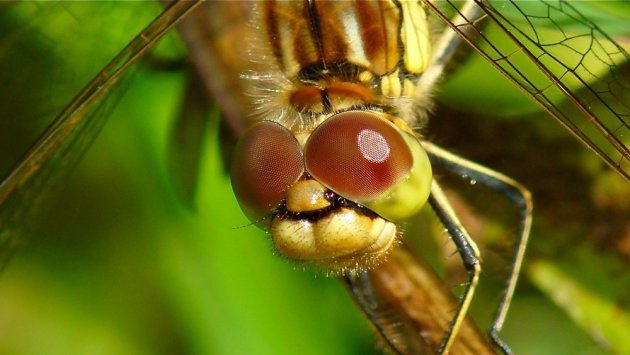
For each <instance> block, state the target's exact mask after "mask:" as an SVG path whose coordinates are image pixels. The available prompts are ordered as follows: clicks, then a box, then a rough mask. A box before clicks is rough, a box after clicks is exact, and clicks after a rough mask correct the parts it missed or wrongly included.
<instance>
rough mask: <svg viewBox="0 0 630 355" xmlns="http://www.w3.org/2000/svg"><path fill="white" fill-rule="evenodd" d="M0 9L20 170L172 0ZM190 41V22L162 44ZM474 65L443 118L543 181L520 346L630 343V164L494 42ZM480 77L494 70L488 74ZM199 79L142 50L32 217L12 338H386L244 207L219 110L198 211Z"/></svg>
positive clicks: (291, 345) (45, 342) (20, 257)
mask: <svg viewBox="0 0 630 355" xmlns="http://www.w3.org/2000/svg"><path fill="white" fill-rule="evenodd" d="M0 11H1V14H0V15H1V17H0V33H2V35H1V36H0V40H1V41H2V42H0V83H2V90H3V93H2V98H1V99H0V115H1V116H0V172H2V173H3V175H4V174H6V173H8V171H10V169H11V167H12V166H13V165H14V164H15V162H16V161H17V159H18V158H19V157H20V156H21V155H22V154H23V153H24V152H25V151H26V150H27V148H28V146H29V144H30V142H33V141H34V139H35V138H36V137H37V134H38V132H41V130H42V129H43V127H45V126H46V124H47V122H49V119H50V117H52V115H54V113H55V112H57V111H58V110H59V109H60V108H61V107H62V106H63V104H64V103H66V102H67V101H68V100H69V99H70V98H71V97H72V95H73V94H75V93H76V92H77V91H78V90H79V89H80V88H81V87H82V86H83V85H85V83H86V82H87V81H88V80H89V79H90V78H91V77H92V76H93V75H95V74H96V73H97V72H98V70H99V69H100V68H101V67H102V66H103V65H104V64H106V63H107V60H108V59H109V58H111V57H112V56H113V55H114V54H115V53H117V51H118V50H120V48H121V45H122V44H124V43H126V42H127V41H129V39H130V36H131V35H132V34H133V33H136V32H138V30H139V29H140V28H142V27H143V26H144V24H146V23H147V22H148V21H149V20H150V19H151V18H153V17H154V16H155V14H156V13H159V11H160V7H159V5H158V4H150V3H125V4H116V5H112V4H110V3H90V4H87V3H52V4H44V3H24V4H14V5H13V6H9V5H6V4H2V5H0ZM621 13H623V12H621ZM620 21H623V19H622V20H620ZM184 53H185V49H184V48H183V45H182V44H181V43H179V42H178V40H177V39H176V38H175V37H173V38H169V39H167V40H166V43H164V44H162V45H161V46H160V48H158V49H157V54H156V56H163V57H169V56H172V57H173V58H176V59H177V58H179V57H181V56H182V55H184ZM458 75H459V76H456V77H454V78H453V80H452V81H451V82H449V84H448V85H446V87H445V88H444V89H443V91H442V92H441V93H440V97H439V98H438V99H439V100H440V101H441V102H448V103H450V104H451V105H450V106H451V107H450V108H443V109H438V111H437V114H436V116H438V117H439V120H435V121H434V123H431V124H430V125H429V129H428V131H427V136H428V137H429V138H431V139H433V140H435V141H436V142H437V143H439V144H442V145H444V146H446V147H449V148H452V149H454V150H455V151H457V152H458V153H460V154H462V155H464V156H467V157H469V158H471V159H473V160H475V161H479V162H481V163H484V164H487V165H488V166H490V167H493V168H497V169H498V170H500V171H505V172H506V173H507V174H508V175H510V176H514V177H515V178H516V179H517V180H519V181H522V182H524V184H525V185H526V186H528V187H530V188H531V189H532V191H533V192H534V197H535V198H536V204H535V205H536V208H537V210H536V215H535V218H536V226H535V229H534V231H533V233H532V241H531V248H530V251H529V255H528V260H526V266H525V276H524V277H523V278H522V282H521V284H520V285H519V288H518V290H517V295H516V297H515V301H514V306H513V308H512V310H511V312H510V315H509V318H508V323H507V325H506V329H505V338H506V340H507V341H508V343H509V344H511V345H512V347H513V349H514V350H515V352H516V353H518V354H600V353H630V350H629V349H630V345H629V344H628V340H627V339H623V338H624V337H623V332H625V331H627V329H629V327H630V319H629V315H628V310H627V309H628V302H629V301H630V300H629V299H628V297H629V296H628V295H629V294H630V292H629V291H630V273H629V272H628V270H629V268H628V265H629V264H628V260H630V247H629V246H628V245H630V242H629V241H628V240H630V227H629V226H628V221H627V218H625V216H628V211H630V206H629V204H630V197H629V196H630V191H629V189H628V184H627V182H625V181H623V180H622V179H621V178H620V177H618V176H616V175H615V173H613V172H611V171H610V170H609V169H607V168H606V167H603V166H602V164H601V163H600V162H599V161H598V160H597V158H596V157H594V155H593V154H591V153H590V152H588V151H587V150H586V149H585V148H583V147H582V146H581V145H580V144H579V143H577V142H575V141H574V140H573V139H572V138H571V137H569V136H568V134H566V132H564V131H563V130H562V128H560V127H559V125H557V124H555V123H554V122H553V121H552V120H551V119H549V118H547V117H545V115H544V114H541V113H540V112H538V110H537V109H535V108H532V106H530V104H529V103H528V101H527V100H526V99H525V100H523V99H522V97H523V96H522V94H521V93H520V92H518V91H517V90H515V89H511V86H510V83H509V82H507V81H506V80H505V79H503V78H501V77H500V75H499V74H496V73H494V71H493V70H492V68H489V67H488V66H487V65H486V64H485V63H483V62H482V61H480V60H472V61H471V62H468V63H466V67H465V69H464V71H462V72H461V73H460V74H458ZM470 75H476V79H475V77H474V76H473V77H472V78H471V77H470ZM480 78H482V79H483V80H479V79H480ZM480 81H481V82H483V83H484V84H488V83H491V84H493V85H495V84H496V85H497V86H495V87H490V88H487V89H486V90H479V89H478V87H477V86H476V87H475V88H476V89H471V86H470V83H471V82H480ZM184 84H185V71H184V70H183V69H179V70H169V71H165V70H159V69H157V68H155V67H151V66H149V65H146V64H145V65H143V66H141V67H140V68H139V69H138V70H137V71H136V72H135V73H134V75H133V77H132V78H131V79H130V80H129V81H127V82H126V83H125V86H126V92H125V94H124V96H122V98H121V101H120V103H119V105H118V106H117V107H116V109H115V110H114V112H113V114H112V115H111V118H110V119H109V122H108V124H107V125H106V126H105V128H104V130H103V132H102V133H101V134H100V135H99V136H98V138H97V139H96V140H95V143H94V145H93V146H92V147H91V148H90V150H89V151H88V152H87V153H86V154H85V157H84V158H83V159H82V161H81V163H80V164H79V165H78V166H77V168H76V169H75V171H73V172H72V173H71V174H68V176H67V177H64V178H63V181H62V183H61V187H60V189H59V191H57V192H56V193H53V194H51V195H50V197H49V198H48V199H47V200H46V205H47V208H46V209H45V213H44V214H43V215H39V216H37V217H34V218H33V219H29V220H27V221H25V223H27V224H28V225H29V226H31V228H32V229H33V232H32V233H30V235H31V236H29V238H28V241H27V243H26V246H25V247H23V248H21V249H20V250H19V252H18V253H17V255H16V256H15V257H14V258H13V260H12V261H11V263H10V264H9V266H8V267H7V268H6V270H5V271H4V273H3V275H2V276H1V277H0V353H2V354H67V353H73V354H160V353H164V354H173V353H187V354H353V353H356V354H366V353H378V350H377V346H376V337H375V336H374V335H373V334H372V333H371V330H370V329H369V327H368V325H367V323H366V322H365V320H363V319H362V318H361V315H360V314H359V312H358V310H357V309H356V308H355V307H354V305H353V303H352V301H351V300H350V298H349V297H348V296H347V295H346V293H345V290H344V289H343V287H342V286H341V284H340V283H339V282H337V281H336V280H335V279H331V278H326V277H323V276H321V275H317V274H314V273H312V272H309V271H304V270H302V269H301V268H299V267H296V266H294V265H292V264H290V263H289V262H286V261H284V260H282V259H281V258H279V257H277V256H274V255H273V250H272V247H271V244H270V242H269V241H268V238H267V237H266V236H265V234H264V233H263V232H262V231H260V230H258V229H257V228H255V227H253V226H251V225H249V222H248V221H247V220H246V219H245V217H244V216H243V215H242V214H241V212H240V210H239V208H238V205H237V203H236V201H235V199H234V197H233V195H232V192H231V187H230V184H229V178H228V177H227V175H226V174H225V173H224V172H223V168H222V165H221V160H220V157H219V150H218V137H219V133H218V131H217V127H216V124H215V125H213V126H212V127H211V129H210V132H209V138H208V140H207V141H208V144H207V146H206V148H205V152H204V156H203V164H202V172H201V179H200V181H201V184H200V188H199V191H198V198H197V206H198V207H197V211H196V213H191V212H189V211H188V210H187V209H185V208H184V207H182V204H181V203H180V201H179V200H178V198H177V196H176V194H175V193H174V192H173V191H174V189H173V187H172V186H171V185H172V184H171V182H170V180H169V178H168V171H167V164H166V156H167V152H166V149H167V143H168V137H169V135H168V132H169V130H170V129H171V128H172V123H173V117H174V115H176V114H177V112H178V110H179V108H180V104H181V102H182V99H183V97H182V95H183V94H182V93H183V87H184ZM496 92H501V93H502V95H496ZM121 95H122V93H121ZM453 107H455V108H453ZM489 107H492V109H491V110H489V109H488V108H489ZM484 109H485V110H484ZM463 112H466V113H465V114H464V113H463ZM489 116H502V117H503V118H504V119H497V118H496V117H489ZM506 117H507V118H506ZM453 127H458V129H453ZM497 147H500V149H497ZM541 157H545V159H543V160H544V161H543V160H541V159H540V158H541Z"/></svg>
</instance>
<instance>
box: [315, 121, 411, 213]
mask: <svg viewBox="0 0 630 355" xmlns="http://www.w3.org/2000/svg"><path fill="white" fill-rule="evenodd" d="M304 158H305V165H306V170H307V171H308V173H309V174H311V175H312V176H313V177H314V178H316V179H317V180H319V181H320V182H322V183H323V184H324V185H326V186H327V187H328V188H330V189H331V190H333V191H335V192H336V193H338V194H339V195H341V196H343V197H346V198H348V199H350V200H353V201H356V202H360V203H362V202H366V201H370V200H372V199H374V198H376V197H378V196H379V195H381V194H383V193H385V192H386V191H388V190H389V189H390V188H391V187H392V186H393V185H395V184H396V183H397V182H399V181H400V180H402V179H404V178H405V177H406V176H407V174H408V173H409V171H410V169H411V167H412V165H413V157H412V155H411V151H410V149H409V148H408V147H407V143H406V142H405V140H404V139H403V137H402V136H401V133H400V132H398V130H397V128H396V127H395V126H394V125H393V124H391V123H389V122H387V121H386V120H384V119H382V118H380V117H378V116H377V115H376V114H373V113H368V112H362V111H349V112H344V113H340V114H338V115H335V116H333V117H331V118H329V119H328V120H327V121H325V122H324V123H322V124H321V125H320V126H319V127H318V128H317V129H316V130H315V131H314V132H313V134H312V135H311V137H310V138H309V140H308V142H307V143H306V147H305V152H304Z"/></svg>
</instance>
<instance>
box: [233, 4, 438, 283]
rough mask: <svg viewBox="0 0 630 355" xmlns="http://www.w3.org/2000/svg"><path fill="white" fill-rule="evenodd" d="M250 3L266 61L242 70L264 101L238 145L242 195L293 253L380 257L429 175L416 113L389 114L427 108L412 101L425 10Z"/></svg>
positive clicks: (420, 199)
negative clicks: (414, 125)
mask: <svg viewBox="0 0 630 355" xmlns="http://www.w3.org/2000/svg"><path fill="white" fill-rule="evenodd" d="M381 6H385V7H386V9H383V8H381ZM255 12H256V11H255ZM257 12H259V13H260V14H259V15H258V16H257V17H258V19H257V23H258V25H257V26H258V27H259V28H260V29H261V32H260V37H259V38H258V39H257V40H255V42H256V45H257V51H256V52H255V54H254V55H253V56H254V57H258V58H266V62H267V64H268V66H267V67H262V68H257V72H255V74H252V75H250V76H249V80H250V81H251V83H250V85H251V87H252V89H251V90H252V93H251V95H252V96H254V97H258V98H259V100H258V101H260V102H264V103H265V105H266V106H267V107H264V108H258V109H257V110H256V112H257V113H256V114H255V115H254V120H255V121H260V122H259V123H256V124H255V125H254V126H253V127H252V128H251V129H249V130H248V131H247V132H246V133H245V134H244V136H243V137H242V138H241V142H240V144H239V145H238V146H237V149H236V153H235V156H236V157H235V160H234V163H233V168H232V183H233V186H234V190H235V193H236V196H237V198H238V200H239V203H240V205H241V207H242V208H243V211H244V212H245V214H246V215H247V216H248V218H249V219H250V220H251V221H252V222H254V223H256V224H257V225H258V226H260V227H262V228H263V229H265V230H268V231H270V232H271V235H272V238H273V241H274V244H275V247H276V249H277V250H278V251H279V252H280V253H282V254H283V255H284V256H286V257H288V258H290V259H294V260H296V261H302V262H306V263H310V264H314V265H316V266H318V267H320V268H324V269H326V270H327V271H328V272H332V273H341V272H344V271H348V270H357V269H363V268H367V267H371V266H374V265H378V263H380V262H381V261H382V259H383V257H384V256H385V255H386V254H387V252H388V250H389V249H390V248H391V247H392V245H393V244H394V241H395V240H396V237H397V234H398V230H397V227H396V225H395V224H394V223H395V222H400V221H403V220H405V219H407V218H409V217H410V216H412V215H413V214H415V213H416V212H418V210H419V209H420V208H421V207H422V205H423V204H424V203H425V202H426V200H427V198H428V195H429V190H430V186H431V167H430V164H429V161H428V157H427V155H426V153H425V152H424V150H423V148H422V147H421V145H420V142H419V141H418V139H417V138H416V137H415V134H414V132H413V131H412V130H411V129H410V128H409V126H408V122H413V120H414V119H415V117H410V116H408V117H405V118H406V120H404V119H402V118H399V117H395V116H392V114H400V113H403V112H404V113H405V114H408V112H417V111H419V110H422V109H423V108H422V107H416V108H414V107H411V106H412V105H413V103H411V104H410V103H409V101H410V100H411V99H412V97H413V96H414V94H415V91H416V90H415V87H416V84H417V82H418V79H419V77H420V76H421V75H422V72H423V71H424V68H425V67H426V66H427V65H428V60H429V57H430V45H429V43H430V42H429V38H428V30H427V27H428V24H427V21H426V16H425V13H424V11H423V9H422V8H421V7H420V6H417V4H416V5H413V4H410V3H402V4H401V5H400V6H395V5H394V4H393V3H381V4H379V3H356V4H351V3H339V4H333V3H327V2H313V3H307V2H268V3H265V4H264V5H262V4H261V5H260V8H259V9H258V11H257ZM400 44H402V46H400ZM258 58H253V59H252V60H253V62H255V63H259V62H262V60H259V59H258ZM263 78H264V79H263Z"/></svg>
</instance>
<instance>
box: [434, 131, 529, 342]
mask: <svg viewBox="0 0 630 355" xmlns="http://www.w3.org/2000/svg"><path fill="white" fill-rule="evenodd" d="M423 145H424V147H425V149H426V150H427V152H428V153H429V158H430V159H431V163H432V164H438V165H440V166H442V167H444V168H446V169H447V170H449V171H451V172H453V173H454V174H458V175H460V176H464V175H465V176H467V177H468V178H470V179H474V180H475V181H476V182H477V183H478V184H481V185H483V186H486V187H487V188H489V189H491V190H494V191H496V192H498V193H500V194H501V195H502V196H504V197H505V198H507V199H508V200H509V201H510V202H511V203H513V204H514V205H515V206H516V207H517V208H518V209H519V211H520V215H519V220H520V223H519V228H518V232H517V243H516V247H515V250H514V256H513V262H512V269H511V270H510V273H509V276H508V280H507V283H506V285H505V288H504V291H503V295H502V297H501V302H500V303H499V307H498V309H497V313H496V315H495V317H494V319H493V322H492V326H491V328H490V329H489V331H488V332H489V335H490V338H491V339H492V341H493V342H494V343H495V345H496V346H497V347H499V348H500V349H501V350H502V351H503V352H504V353H506V354H511V353H512V351H511V350H510V348H509V346H508V345H507V344H506V343H505V342H504V341H503V340H502V339H501V338H500V336H499V332H500V331H501V328H502V327H503V323H504V322H505V317H506V315H507V311H508V309H509V307H510V302H511V300H512V297H513V295H514V290H515V288H516V282H517V281H518V276H519V273H520V269H521V265H522V263H523V257H524V255H525V249H526V247H527V240H528V238H529V232H530V229H531V224H532V208H533V204H532V198H531V194H530V192H529V191H528V190H527V189H526V188H525V187H524V186H522V185H521V184H519V183H518V182H516V181H514V180H513V179H511V178H509V177H507V176H505V175H503V174H500V173H497V172H495V171H492V170H490V169H488V168H485V167H483V166H481V165H479V164H476V163H473V162H471V161H469V160H466V159H464V158H461V157H459V156H456V155H454V154H452V153H449V152H447V151H445V150H443V149H441V148H439V147H437V146H435V145H433V144H431V143H427V142H423ZM451 235H452V234H451ZM454 240H455V239H454ZM458 249H459V246H458ZM460 253H462V251H461V250H460Z"/></svg>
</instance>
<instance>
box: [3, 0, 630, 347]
mask: <svg viewBox="0 0 630 355" xmlns="http://www.w3.org/2000/svg"><path fill="white" fill-rule="evenodd" d="M430 5H431V4H427V5H426V6H427V7H428V8H429V9H430ZM486 11H488V16H490V15H491V14H492V8H487V9H486ZM435 13H436V14H440V12H435ZM164 16H166V15H164ZM183 16H184V14H177V15H175V16H173V17H171V18H170V19H169V20H162V21H158V22H157V23H158V24H162V25H164V24H168V25H169V26H170V25H172V24H173V23H174V21H175V19H178V18H180V17H183ZM451 21H452V22H453V24H454V26H455V27H456V28H458V29H461V28H462V26H464V25H465V24H466V23H468V22H466V21H463V22H458V21H455V20H451ZM167 28H168V27H164V29H163V31H166V29H167ZM467 33H468V32H466V31H463V34H467ZM156 37H157V36H156ZM147 38H151V37H147ZM138 43H140V44H141V45H136V46H134V45H132V46H130V47H129V50H128V51H129V52H125V53H124V55H123V56H121V58H125V56H126V55H134V56H135V55H140V54H142V51H143V50H144V48H148V47H151V46H152V44H153V43H152V42H150V41H146V39H142V40H140V41H139V42H138ZM473 43H476V42H473ZM134 44H137V43H134ZM515 53H517V52H515ZM518 53H520V52H518ZM512 54H513V53H512ZM514 57H515V55H514ZM507 58H510V56H507ZM494 61H495V62H499V60H498V59H494ZM116 69H117V68H116V66H113V67H112V68H111V69H109V70H106V71H105V73H106V74H113V73H116V71H115V70H116ZM121 69H122V70H121V72H123V71H124V69H126V68H125V67H121ZM111 78H114V80H115V79H116V76H115V75H111ZM111 78H110V75H104V76H102V77H100V78H98V77H97V79H96V81H95V82H94V83H92V84H90V85H89V86H88V88H90V89H92V90H94V89H97V88H98V89H100V88H101V87H105V88H106V89H109V88H110V87H111V85H113V83H111V82H110V81H108V80H112V79H111ZM98 80H105V81H103V82H99V81H98ZM101 83H104V84H105V85H102V84H101ZM539 91H540V92H538V91H536V92H534V94H538V95H540V93H541V92H544V91H545V90H539ZM86 92H89V91H86ZM88 98H89V97H88ZM81 100H84V99H80V100H78V101H77V103H82V102H83V101H81ZM602 100H603V101H605V102H606V101H610V100H608V99H602ZM224 105H225V104H224ZM551 105H552V106H551V108H552V109H553V108H555V107H556V106H554V105H555V104H554V103H553V102H552V101H551ZM578 105H584V103H583V102H582V101H579V100H578ZM226 106H230V105H226ZM234 106H236V105H234ZM79 107H81V108H82V107H85V106H78V107H75V108H72V109H71V110H69V112H71V113H73V112H74V111H77V110H78V108H79ZM90 107H91V106H90V105H88V106H87V108H88V109H89V108H90ZM580 107H581V106H580ZM550 110H551V109H550ZM554 114H556V115H558V113H554ZM237 116H238V115H237ZM86 117H91V116H86ZM598 117H599V116H597V117H595V118H591V119H595V121H596V122H599V121H597V119H598ZM622 117H623V116H622ZM571 122H572V121H570V119H569V121H568V122H565V123H564V124H565V125H569V126H570V124H571ZM619 122H621V123H624V122H626V121H623V119H622V120H621V121H619ZM619 122H618V123H605V124H603V126H604V128H606V129H607V130H608V131H610V132H614V133H612V134H608V135H604V137H611V140H608V139H606V140H604V141H602V140H600V139H596V138H594V137H598V138H601V137H600V136H601V135H602V134H601V133H596V135H595V136H588V135H587V133H583V132H585V131H583V130H582V129H580V128H574V130H575V131H577V133H578V136H579V135H580V134H582V135H586V140H587V141H588V140H589V139H590V140H592V141H593V142H591V143H588V144H589V145H591V146H592V147H593V149H594V150H595V151H596V152H597V153H598V154H599V155H601V156H603V158H604V159H605V160H607V162H608V163H609V164H610V165H612V166H613V167H615V168H616V169H617V170H618V171H620V173H622V174H625V168H624V167H625V164H626V163H625V162H626V161H627V154H626V155H624V150H623V149H621V148H623V147H624V146H625V145H624V144H623V143H620V142H619V140H620V139H622V138H623V133H624V132H623V131H624V126H623V125H621V126H620V125H619V124H620V123H619ZM600 123H601V122H600ZM575 125H577V124H575ZM611 127H614V128H611ZM237 129H238V128H237ZM626 129H627V126H626ZM581 138H582V139H584V137H581ZM615 139H616V140H615ZM594 142H597V143H594ZM620 144H621V145H620ZM605 145H611V146H613V149H612V150H611V149H607V148H604V147H603V146H605ZM626 151H627V148H626ZM27 161H28V162H29V164H28V165H27V166H26V167H25V168H23V169H25V170H23V171H24V172H21V171H20V170H17V169H16V170H14V174H15V175H17V176H24V177H27V178H30V177H31V176H32V175H33V174H35V175H37V174H38V173H39V171H40V170H38V169H40V164H41V163H39V162H38V161H37V160H34V159H32V158H31V159H29V160H27ZM44 162H45V160H44ZM42 165H43V164H42ZM12 181H13V180H12V179H7V180H5V183H4V185H3V186H10V184H11V182H12ZM20 183H23V181H20ZM15 186H18V185H15ZM3 191H8V192H11V191H13V189H12V188H5V189H4V190H3ZM30 191H33V190H30ZM434 194H437V192H436V193H434ZM4 198H7V197H6V196H5V197H4ZM254 222H258V220H257V219H256V220H255V221H254ZM355 281H356V280H354V281H352V280H351V281H349V282H355ZM512 287H513V286H512ZM445 346H446V345H445Z"/></svg>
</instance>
